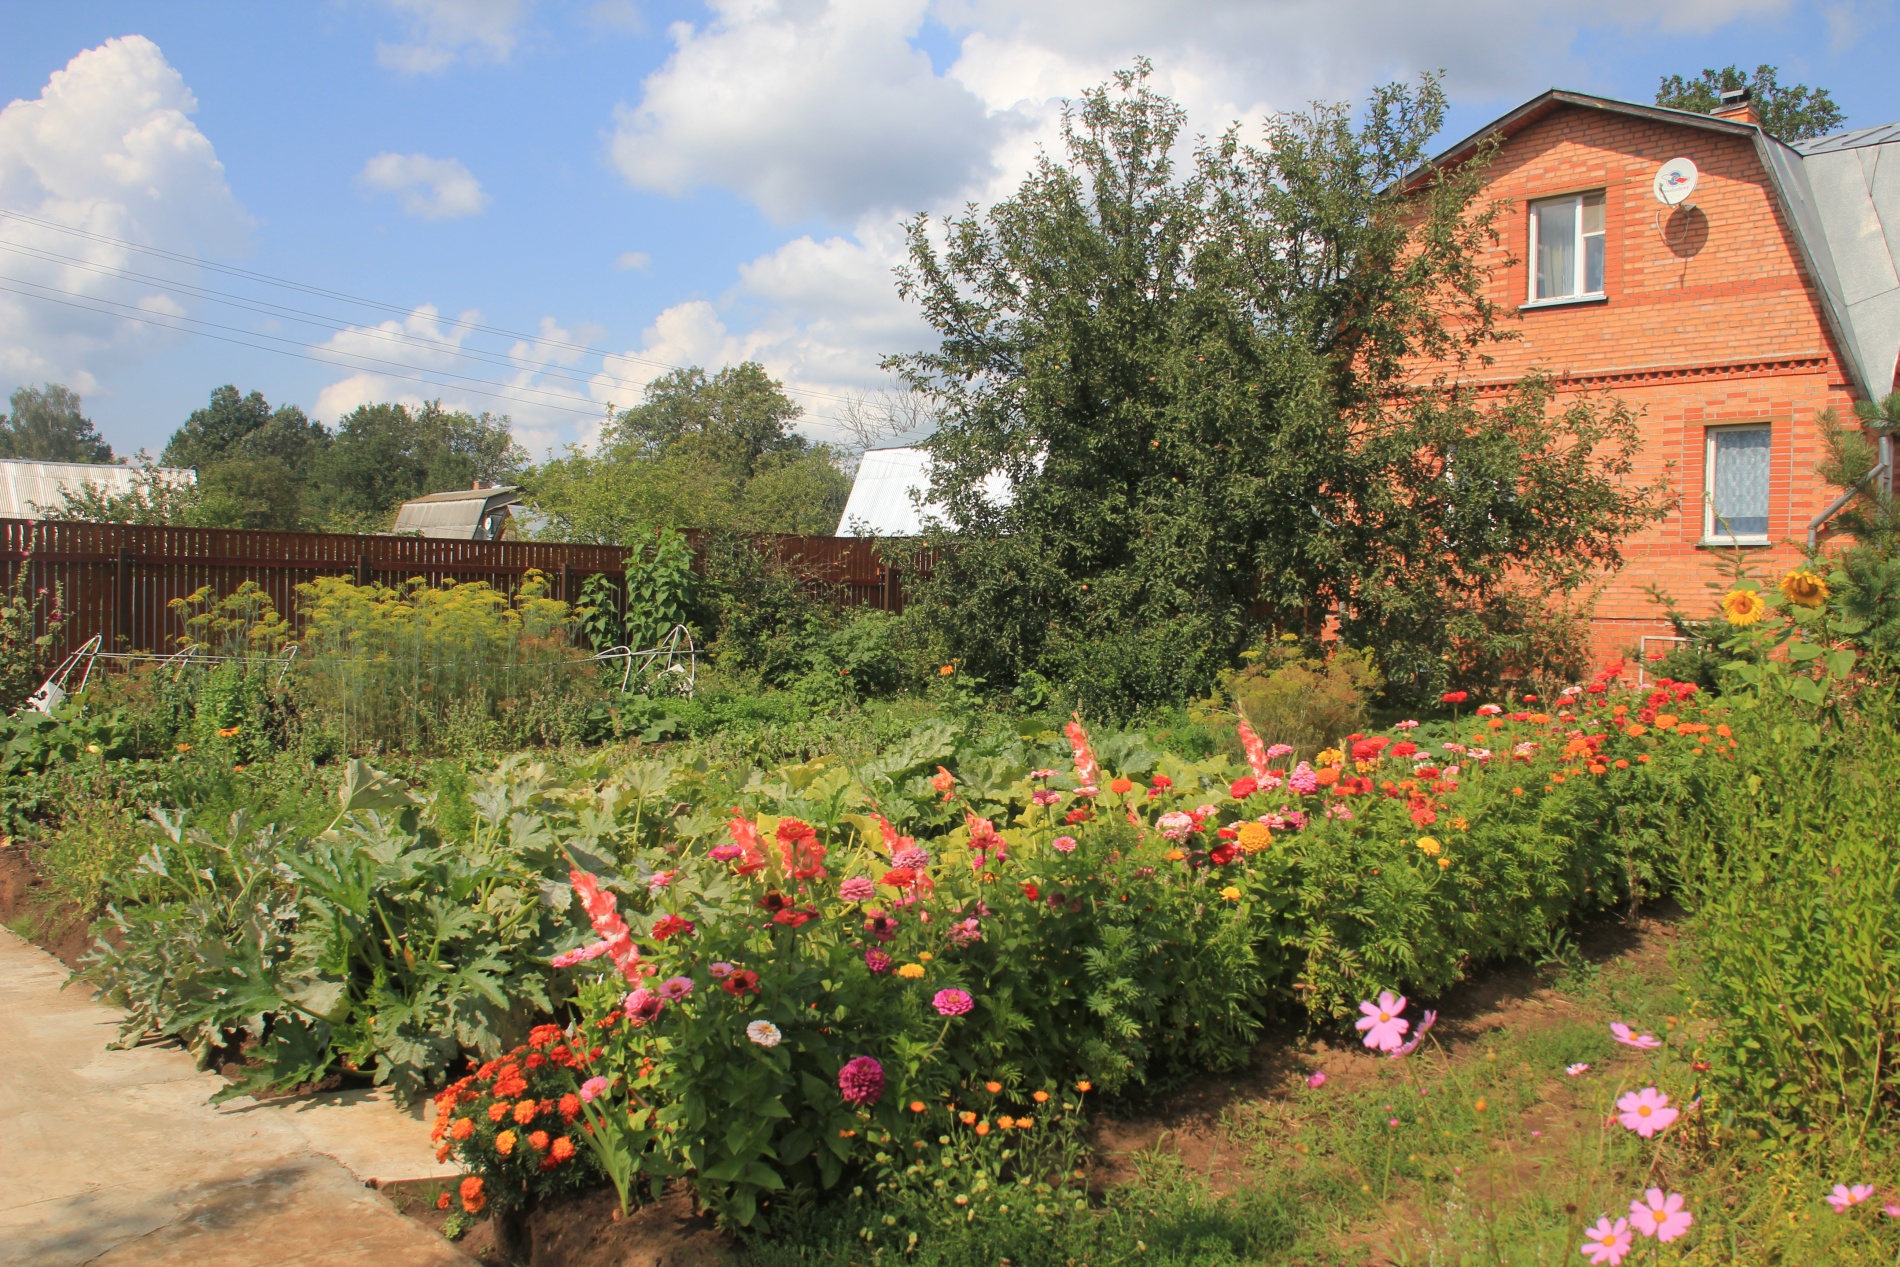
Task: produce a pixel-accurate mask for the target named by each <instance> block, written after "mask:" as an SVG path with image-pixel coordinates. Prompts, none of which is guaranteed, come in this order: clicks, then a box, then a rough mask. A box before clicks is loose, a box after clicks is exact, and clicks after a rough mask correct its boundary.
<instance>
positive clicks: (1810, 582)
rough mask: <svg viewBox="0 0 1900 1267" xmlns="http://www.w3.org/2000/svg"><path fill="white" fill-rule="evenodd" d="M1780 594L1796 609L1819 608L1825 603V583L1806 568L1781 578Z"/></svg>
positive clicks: (1798, 569)
mask: <svg viewBox="0 0 1900 1267" xmlns="http://www.w3.org/2000/svg"><path fill="white" fill-rule="evenodd" d="M1781 592H1782V594H1783V595H1784V596H1785V597H1786V598H1787V600H1788V601H1789V602H1791V603H1793V604H1794V605H1795V606H1796V607H1819V606H1820V605H1821V604H1823V603H1825V602H1827V582H1826V581H1824V580H1822V579H1821V578H1820V577H1818V576H1816V575H1815V574H1814V573H1812V572H1810V571H1808V570H1807V569H1806V568H1797V569H1796V570H1795V571H1793V572H1790V573H1788V575H1786V576H1784V577H1782V578H1781Z"/></svg>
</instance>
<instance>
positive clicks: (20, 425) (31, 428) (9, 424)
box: [0, 383, 113, 462]
mask: <svg viewBox="0 0 1900 1267" xmlns="http://www.w3.org/2000/svg"><path fill="white" fill-rule="evenodd" d="M7 404H8V406H9V408H10V409H11V411H12V412H10V413H4V414H0V458H26V459H29V460H31V461H35V462H111V461H112V460H113V457H112V446H111V445H109V444H107V443H106V442H105V438H104V437H102V436H101V435H100V434H99V432H98V430H97V429H96V428H95V427H94V426H93V425H92V420H91V419H90V418H88V417H86V416H85V415H84V414H82V413H81V412H79V396H78V394H77V393H75V392H73V391H72V390H71V389H70V388H67V387H63V386H61V385H60V384H58V383H48V384H46V385H45V386H44V387H17V388H15V389H14V391H13V395H12V396H11V397H9V398H8V401H7Z"/></svg>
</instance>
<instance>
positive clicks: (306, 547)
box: [0, 519, 930, 657]
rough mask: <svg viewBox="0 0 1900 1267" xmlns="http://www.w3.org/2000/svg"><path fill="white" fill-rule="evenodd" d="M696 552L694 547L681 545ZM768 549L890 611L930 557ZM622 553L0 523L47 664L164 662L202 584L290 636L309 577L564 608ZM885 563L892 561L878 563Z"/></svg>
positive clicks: (822, 542)
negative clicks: (477, 588) (97, 657)
mask: <svg viewBox="0 0 1900 1267" xmlns="http://www.w3.org/2000/svg"><path fill="white" fill-rule="evenodd" d="M687 536H688V539H689V540H691V541H692V542H693V544H694V547H695V549H696V550H697V549H698V547H699V545H700V539H699V537H698V536H697V534H693V533H688V534H687ZM753 543H754V546H755V548H757V549H760V550H762V551H769V552H770V553H772V554H773V555H775V556H776V557H777V558H779V559H780V560H782V561H783V562H784V563H785V564H786V565H787V566H789V567H790V568H792V569H793V571H795V572H796V573H797V574H798V575H799V576H800V577H802V578H803V579H804V580H805V582H806V583H807V584H808V585H809V586H811V587H812V588H813V589H814V590H815V591H818V592H821V593H823V594H825V595H826V596H828V597H830V598H832V599H833V600H834V601H836V602H838V603H841V604H844V605H847V606H869V607H877V608H882V609H885V610H889V611H901V610H903V606H904V598H905V582H906V579H915V578H917V577H919V576H920V575H928V571H929V564H930V556H929V552H928V551H923V550H908V549H897V550H893V549H892V548H891V545H890V543H886V546H885V549H884V550H883V551H882V552H880V550H879V549H878V547H877V544H876V543H875V542H872V541H869V540H866V539H862V538H855V537H801V536H787V535H771V534H767V535H761V536H759V537H756V538H754V539H753ZM627 554H628V550H627V548H626V547H624V546H602V545H561V544H556V543H552V542H539V541H444V540H438V539H434V538H427V537H396V536H357V535H353V534H348V533H329V532H260V531H250V530H246V529H236V528H173V527H163V526H158V525H149V524H93V523H69V522H64V521H58V520H30V519H0V560H5V561H6V563H7V568H6V571H5V579H6V580H7V581H9V582H10V581H11V580H12V578H13V577H14V576H15V575H16V574H17V569H18V568H19V567H20V566H21V564H22V563H24V564H25V566H26V568H27V569H28V572H27V584H28V585H29V586H32V587H34V588H35V589H41V588H43V589H45V590H46V591H47V593H48V596H49V601H50V598H51V596H52V595H53V594H58V595H59V596H60V597H61V599H62V602H63V604H64V614H65V622H66V623H65V625H64V627H63V629H62V630H61V635H60V638H59V640H58V641H59V645H58V646H56V647H54V648H51V651H52V652H53V654H54V656H55V657H57V656H58V655H61V654H64V653H65V652H66V651H67V650H70V649H72V648H76V647H79V646H81V645H82V644H83V643H85V642H86V640H87V639H89V638H91V637H92V636H93V635H95V634H99V635H103V644H104V646H105V648H106V649H108V650H118V651H147V652H165V651H171V650H174V649H175V648H176V647H177V645H178V639H179V637H180V635H182V634H183V633H184V632H185V626H184V617H183V616H182V615H181V613H179V612H178V611H176V610H175V609H174V608H173V607H172V600H173V599H176V598H183V597H185V596H186V595H188V594H191V593H194V592H195V591H197V590H198V589H199V588H201V587H204V586H209V587H210V589H211V592H212V593H213V594H214V595H218V596H222V595H225V594H228V593H230V592H231V591H233V590H235V589H236V588H237V587H238V586H239V585H241V584H242V583H244V582H245V581H254V582H256V583H257V585H258V586H259V588H261V589H262V590H264V592H265V593H267V594H268V595H270V600H271V602H272V603H273V604H275V605H276V607H277V610H278V611H279V612H281V613H283V614H284V615H285V616H286V617H287V618H288V619H289V620H290V623H291V627H292V629H293V630H301V628H302V624H303V618H302V604H301V602H300V601H299V598H298V594H297V587H298V586H299V585H302V584H305V583H307V582H310V581H313V580H315V579H316V578H317V577H320V576H349V577H353V578H354V579H355V580H356V582H357V583H358V584H368V583H369V582H372V581H379V580H380V581H383V582H385V583H387V582H392V581H397V580H407V579H410V578H417V577H419V578H421V579H422V580H424V581H426V582H427V583H429V584H431V585H443V584H457V583H462V582H467V581H486V582H488V584H489V585H491V586H493V587H494V588H495V589H497V590H499V591H501V592H502V593H505V594H508V595H510V596H512V595H513V594H514V593H515V592H516V590H518V589H519V588H520V585H521V581H522V578H523V577H524V576H526V575H527V574H528V573H529V572H531V571H534V572H540V573H541V574H543V575H544V576H545V577H546V578H547V581H548V584H549V587H550V590H551V594H552V597H555V598H558V599H563V600H567V601H572V600H573V599H575V598H577V597H578V596H579V594H580V590H581V585H582V584H583V583H584V582H585V581H586V579H587V578H588V577H590V576H594V575H599V574H603V573H605V574H609V575H615V576H618V575H619V574H620V573H621V572H622V571H623V570H624V567H625V561H626V558H627ZM882 555H888V556H890V557H891V558H892V559H893V560H895V559H896V558H898V557H899V556H900V555H901V556H902V558H903V562H901V563H896V562H893V563H887V561H886V559H885V558H884V557H881V556H882Z"/></svg>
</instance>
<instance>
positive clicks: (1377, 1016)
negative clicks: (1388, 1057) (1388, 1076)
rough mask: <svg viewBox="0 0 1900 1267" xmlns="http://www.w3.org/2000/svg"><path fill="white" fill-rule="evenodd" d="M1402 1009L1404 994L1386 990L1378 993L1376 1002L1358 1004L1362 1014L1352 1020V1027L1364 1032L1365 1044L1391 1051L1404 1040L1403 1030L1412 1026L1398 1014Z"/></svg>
mask: <svg viewBox="0 0 1900 1267" xmlns="http://www.w3.org/2000/svg"><path fill="white" fill-rule="evenodd" d="M1404 1010H1405V996H1404V995H1402V994H1400V995H1395V994H1393V993H1392V992H1391V991H1390V990H1387V991H1385V992H1383V993H1381V994H1380V995H1379V1001H1378V1002H1377V1003H1361V1004H1360V1005H1359V1011H1360V1012H1361V1013H1363V1015H1361V1016H1360V1018H1359V1019H1358V1020H1356V1021H1354V1022H1353V1028H1354V1029H1357V1030H1359V1031H1360V1032H1362V1033H1363V1034H1365V1036H1366V1046H1368V1047H1371V1048H1374V1049H1375V1050H1378V1051H1392V1050H1394V1049H1396V1048H1397V1047H1398V1046H1399V1045H1400V1044H1402V1043H1403V1042H1404V1041H1405V1031H1406V1030H1408V1029H1410V1028H1412V1023H1411V1022H1410V1021H1408V1020H1406V1019H1405V1018H1404V1017H1402V1016H1400V1015H1399V1013H1400V1012H1403V1011H1404Z"/></svg>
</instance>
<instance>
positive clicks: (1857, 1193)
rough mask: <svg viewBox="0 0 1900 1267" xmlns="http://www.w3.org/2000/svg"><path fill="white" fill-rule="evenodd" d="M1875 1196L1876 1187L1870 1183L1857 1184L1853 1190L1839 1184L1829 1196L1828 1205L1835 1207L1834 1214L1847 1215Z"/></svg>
mask: <svg viewBox="0 0 1900 1267" xmlns="http://www.w3.org/2000/svg"><path fill="white" fill-rule="evenodd" d="M1873 1195H1874V1186H1873V1185H1872V1184H1870V1183H1857V1184H1855V1185H1854V1186H1853V1187H1851V1188H1850V1187H1848V1186H1847V1185H1846V1184H1844V1183H1837V1184H1835V1185H1834V1191H1832V1192H1830V1193H1828V1194H1827V1203H1828V1204H1829V1205H1831V1206H1833V1207H1834V1213H1836V1214H1846V1213H1847V1212H1848V1211H1849V1210H1851V1209H1852V1208H1854V1207H1855V1206H1857V1205H1859V1204H1860V1203H1861V1202H1863V1201H1865V1200H1866V1199H1867V1198H1868V1197H1871V1196H1873Z"/></svg>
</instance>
